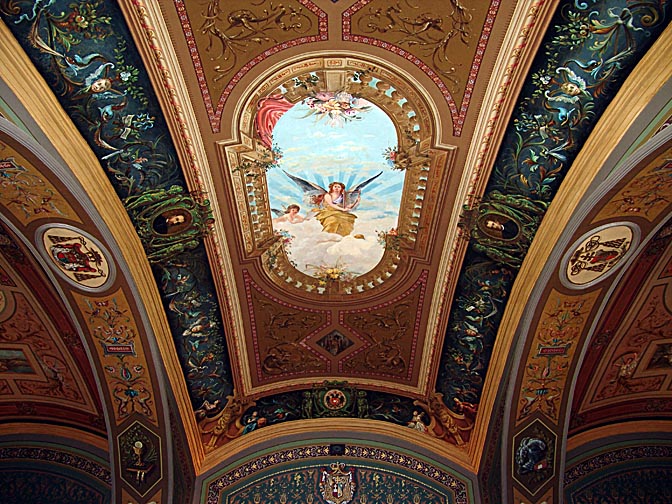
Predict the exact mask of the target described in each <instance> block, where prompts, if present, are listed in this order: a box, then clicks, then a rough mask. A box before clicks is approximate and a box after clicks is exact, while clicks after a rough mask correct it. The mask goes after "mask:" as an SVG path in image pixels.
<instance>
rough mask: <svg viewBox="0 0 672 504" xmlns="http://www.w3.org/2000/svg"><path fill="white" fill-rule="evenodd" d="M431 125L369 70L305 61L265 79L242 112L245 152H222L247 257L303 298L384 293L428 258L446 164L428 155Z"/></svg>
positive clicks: (405, 88) (332, 60) (388, 80)
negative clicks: (405, 270)
mask: <svg viewBox="0 0 672 504" xmlns="http://www.w3.org/2000/svg"><path fill="white" fill-rule="evenodd" d="M434 122H435V120H434V118H433V115H432V113H431V110H430V109H429V108H428V107H427V105H426V103H425V102H424V100H423V99H422V98H421V96H420V94H419V93H418V92H417V91H416V90H415V88H414V86H413V85H412V84H411V83H408V82H406V81H405V80H403V79H402V78H401V77H400V76H399V75H398V74H396V73H395V72H391V71H389V70H387V69H385V68H381V67H380V66H379V65H377V64H375V63H374V62H369V61H363V60H360V59H359V58H355V57H346V56H333V57H325V58H312V59H309V60H305V61H300V62H297V63H295V64H294V65H289V66H287V67H283V68H282V70H281V71H278V72H276V73H275V74H273V75H271V76H269V77H268V78H267V79H266V80H265V81H264V82H263V83H262V84H261V85H260V86H259V87H258V88H257V90H256V92H254V93H252V94H251V95H250V97H249V98H248V99H247V101H246V105H245V107H244V110H243V113H242V115H241V118H240V122H239V124H238V125H237V126H238V129H239V131H240V133H241V135H240V137H241V142H240V143H237V144H232V145H226V146H224V145H222V149H223V158H224V159H226V160H227V164H228V168H229V176H230V178H231V183H232V186H233V187H234V188H235V191H236V198H235V202H236V205H237V207H238V208H237V214H238V220H239V225H240V231H241V233H242V239H243V243H244V247H245V252H246V254H247V255H248V256H249V257H259V258H260V259H261V261H262V266H263V269H264V272H265V273H266V275H267V276H268V277H269V278H270V279H272V280H273V281H274V282H275V283H277V284H278V285H280V286H282V287H283V288H285V289H286V288H289V289H298V290H299V291H301V292H302V293H303V294H305V293H309V294H311V295H315V296H325V295H326V296H334V295H340V296H350V295H355V294H359V293H363V292H366V291H369V290H371V289H375V288H379V287H380V286H381V285H384V284H385V285H389V282H390V281H391V279H393V278H394V277H398V276H401V275H399V271H397V270H398V268H399V267H400V265H405V264H408V263H410V262H411V261H408V260H407V259H408V258H409V257H410V256H421V255H423V254H424V253H425V252H426V251H425V248H426V246H427V241H428V231H427V230H428V229H429V228H430V226H426V225H424V223H425V222H428V219H430V218H431V216H430V212H431V211H432V210H434V206H435V204H434V201H433V193H430V192H429V187H430V186H433V185H434V184H436V185H437V186H440V183H441V182H442V180H441V179H442V178H443V176H444V175H445V173H446V172H447V171H446V170H444V165H445V164H446V163H447V161H448V159H449V158H448V156H447V155H446V152H441V150H442V149H440V148H436V147H432V138H433V132H434ZM443 150H444V151H445V150H446V149H443ZM430 194H431V196H430Z"/></svg>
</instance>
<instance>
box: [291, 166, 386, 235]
mask: <svg viewBox="0 0 672 504" xmlns="http://www.w3.org/2000/svg"><path fill="white" fill-rule="evenodd" d="M284 173H285V175H287V176H288V177H289V178H290V179H291V180H292V181H293V182H294V183H295V184H296V185H298V186H299V187H300V188H301V190H302V191H303V193H304V200H305V201H306V202H307V203H308V204H310V205H312V206H313V207H314V209H313V211H314V212H315V218H316V219H317V220H318V221H319V222H320V224H322V231H324V232H327V233H335V234H339V235H341V236H348V235H349V234H350V233H352V230H353V229H354V226H355V220H356V219H357V216H356V215H355V214H353V213H352V210H354V209H355V208H357V206H358V205H359V203H360V202H361V199H362V189H364V187H365V186H367V185H368V184H370V183H371V182H373V181H374V180H375V179H377V178H378V177H380V175H381V174H382V173H383V172H382V171H381V172H380V173H378V174H377V175H374V176H373V177H371V178H369V179H367V180H365V181H364V182H362V183H360V184H358V185H357V186H355V188H354V189H352V190H351V191H348V190H347V189H346V187H345V184H344V183H343V182H331V183H330V184H329V190H327V189H324V188H323V187H321V186H319V185H318V184H315V183H313V182H308V181H307V180H304V179H302V178H300V177H297V176H296V175H291V174H289V173H287V172H284Z"/></svg>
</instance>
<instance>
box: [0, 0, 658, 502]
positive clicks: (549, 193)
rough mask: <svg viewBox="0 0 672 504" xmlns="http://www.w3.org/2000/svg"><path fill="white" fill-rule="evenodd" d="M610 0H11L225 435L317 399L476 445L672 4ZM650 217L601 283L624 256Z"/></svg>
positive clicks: (316, 405)
mask: <svg viewBox="0 0 672 504" xmlns="http://www.w3.org/2000/svg"><path fill="white" fill-rule="evenodd" d="M615 3H617V2H607V1H591V2H574V1H563V2H560V3H559V5H558V6H557V9H556V10H555V14H554V15H553V16H551V15H550V14H546V17H547V19H546V21H547V22H549V26H550V28H549V29H548V32H547V34H546V36H545V38H544V39H543V40H542V39H541V38H540V37H537V39H533V40H529V41H528V39H527V37H528V34H529V32H530V31H531V30H533V27H534V24H535V19H536V18H535V16H536V15H537V13H538V12H537V7H534V6H527V5H526V9H527V10H524V11H523V10H521V9H522V7H520V6H517V5H516V4H515V3H511V4H506V5H505V4H504V3H500V2H499V1H498V0H492V1H490V2H487V1H483V2H473V3H472V4H473V5H472V4H470V5H463V4H462V2H460V1H459V0H450V1H441V2H416V1H412V0H402V1H399V2H389V1H384V0H358V1H356V2H344V1H338V0H332V1H331V2H312V1H310V0H289V1H287V2H284V3H282V4H278V3H275V2H272V1H270V0H260V1H258V2H252V3H251V2H246V1H227V2H224V1H219V0H209V1H206V2H182V1H179V0H175V1H174V2H162V3H161V5H160V7H157V8H156V9H157V10H156V11H153V10H152V9H150V12H146V11H145V10H144V9H140V8H138V9H137V10H133V8H132V7H131V6H129V5H126V4H124V5H123V6H122V9H123V11H122V10H120V8H119V6H118V5H117V4H116V3H110V2H102V1H99V2H72V1H69V2H64V1H60V0H42V1H38V2H28V1H20V0H15V1H8V0H5V1H1V2H0V11H1V12H2V16H3V19H4V21H5V23H6V24H7V26H8V27H9V28H10V29H11V31H12V33H13V34H14V36H15V37H16V39H17V40H18V41H19V43H20V44H21V46H22V47H23V49H25V51H26V53H27V54H28V55H29V57H30V58H31V60H32V61H33V63H34V64H35V66H36V67H37V68H38V70H39V71H40V73H41V74H42V75H43V76H44V79H45V80H46V82H47V84H48V85H49V87H50V88H51V89H52V90H53V91H54V93H55V94H56V96H57V98H58V100H59V102H60V104H61V105H62V107H63V108H64V109H65V111H66V112H67V114H68V115H69V116H70V118H71V119H72V121H73V122H74V124H75V125H76V126H77V128H78V129H79V131H80V133H81V134H82V136H83V137H84V138H85V139H86V140H87V142H88V143H89V145H90V147H91V149H92V150H93V152H94V153H95V155H96V157H97V158H98V160H99V161H100V164H101V166H102V168H103V170H104V172H105V174H106V175H107V178H108V179H109V183H110V184H111V186H112V188H113V190H114V192H115V193H116V195H117V197H118V199H119V200H120V201H121V203H122V204H123V206H124V208H125V209H126V211H127V213H128V216H129V218H130V220H131V222H132V223H133V226H134V228H135V230H136V231H137V234H138V237H139V238H140V241H141V242H142V246H143V249H144V251H145V254H146V257H147V260H148V262H149V263H150V264H151V267H152V272H153V274H154V280H155V283H156V289H157V291H158V293H159V295H160V298H161V301H162V303H163V308H164V309H165V312H166V317H167V321H168V324H169V326H170V333H171V335H172V342H170V343H171V345H172V347H173V348H174V353H175V354H176V355H177V359H178V360H179V364H180V366H181V376H180V377H179V380H180V387H182V388H184V389H185V390H186V394H188V402H189V403H190V411H189V412H188V414H189V415H190V420H189V421H193V422H194V423H195V425H196V426H197V429H196V432H197V433H198V436H199V438H200V441H201V442H202V445H203V447H204V451H205V452H207V453H212V452H214V451H216V450H217V449H218V448H220V447H222V446H223V445H225V444H227V443H230V442H232V440H235V439H237V438H240V437H241V436H245V435H246V434H249V433H250V432H252V431H256V430H259V429H261V428H263V427H265V426H268V425H272V424H279V423H283V422H287V421H290V420H299V419H304V420H305V419H319V418H332V419H333V418H360V419H373V420H380V421H384V422H388V423H392V424H396V425H402V426H409V427H413V428H414V429H415V430H417V431H421V432H425V433H427V432H428V433H430V435H431V436H433V437H434V438H436V439H439V440H442V441H444V442H445V444H446V445H449V449H450V450H453V449H455V450H458V451H459V450H462V451H466V449H467V446H468V445H469V442H470V439H472V437H475V436H477V435H478V436H480V438H479V439H482V438H483V433H484V432H485V430H487V421H488V419H489V415H490V413H491V412H490V411H488V408H492V407H493V403H494V395H496V394H497V389H498V387H499V386H500V382H503V381H505V380H506V377H505V376H503V371H502V366H503V364H501V363H500V368H498V371H497V372H498V373H499V375H498V376H493V375H492V373H490V374H489V370H490V368H491V358H492V355H493V348H494V347H495V343H496V341H497V336H498V330H499V326H500V323H501V321H502V317H503V316H504V312H505V309H506V307H507V300H508V298H509V296H510V293H511V290H512V287H513V285H514V282H515V280H516V277H517V275H518V272H519V270H520V268H521V265H522V264H523V261H524V259H525V256H526V254H527V252H528V249H529V247H530V244H531V243H532V241H533V239H534V236H535V234H536V233H537V230H538V228H539V226H540V225H541V222H542V219H543V217H544V215H545V214H546V212H547V211H548V208H549V206H550V205H551V202H552V201H553V199H554V197H555V195H556V193H557V192H558V189H559V187H560V185H561V182H562V181H563V178H564V177H565V175H566V174H567V172H568V170H569V167H570V166H571V164H572V162H573V161H574V159H575V158H576V156H577V154H578V152H579V149H580V147H581V146H582V145H583V144H584V142H585V140H586V139H587V138H588V136H589V134H590V133H591V131H592V129H593V127H594V126H595V124H596V122H597V119H598V118H599V117H600V115H602V113H603V112H604V110H605V109H606V108H607V105H608V103H609V101H610V100H611V99H612V98H613V97H614V96H615V94H616V93H617V91H618V89H619V86H620V85H621V84H622V82H623V80H624V79H625V78H626V77H627V75H628V74H629V72H630V71H631V70H632V68H633V67H634V65H635V64H636V63H637V62H638V60H639V59H640V58H641V57H642V55H643V54H644V53H645V52H646V50H647V49H648V48H649V47H650V46H651V44H652V43H653V42H654V41H655V39H656V38H657V37H658V35H659V34H660V33H661V31H662V30H663V28H664V27H665V25H666V24H667V21H668V19H667V18H668V17H669V12H668V11H667V10H666V8H665V6H664V5H663V4H662V3H661V2H654V1H651V2H648V1H640V2H636V3H635V2H621V3H622V4H623V5H620V4H619V5H618V6H616V5H614V4H615ZM127 23H128V24H127ZM158 23H161V26H158ZM129 25H130V26H131V29H129ZM131 32H132V33H134V34H136V35H137V34H138V33H144V36H145V38H144V39H143V38H141V36H140V35H138V39H137V40H135V43H131V41H132V40H133V38H132V36H131ZM157 32H158V34H159V35H157ZM157 37H158V38H157ZM528 42H530V43H531V44H530V45H531V46H534V47H527V45H528ZM136 44H137V47H136ZM537 47H538V49H537ZM533 50H536V51H538V54H539V57H538V58H537V59H536V60H534V61H532V58H531V56H530V55H529V51H533ZM523 51H527V52H525V53H524V54H525V55H527V58H528V59H529V60H530V61H527V63H526V64H528V65H529V77H528V78H527V79H526V80H525V81H524V82H522V81H521V82H519V83H518V84H514V83H513V79H512V78H511V75H512V74H514V73H516V72H521V71H523V72H527V71H528V68H527V67H526V68H525V69H522V70H521V69H519V68H518V63H519V60H518V58H519V57H520V54H521V52H523ZM516 75H517V73H516ZM509 116H510V118H509ZM500 143H501V145H502V147H501V149H499V150H497V148H496V147H497V146H498V145H500ZM8 173H9V172H8ZM15 185H16V184H15ZM632 229H633V228H632V227H628V226H626V225H623V226H621V227H619V228H617V229H616V231H613V230H612V233H615V234H614V235H613V236H612V235H608V239H603V243H602V244H601V245H600V246H602V247H603V248H604V249H605V250H607V251H606V252H604V260H602V259H599V261H602V262H601V263H600V267H603V269H600V271H599V272H597V273H595V271H597V270H595V269H591V272H593V273H594V274H593V273H591V275H593V276H589V280H585V281H584V280H581V282H582V283H581V285H592V282H593V281H594V279H596V278H603V277H601V275H602V272H603V271H604V272H605V273H606V271H608V270H609V269H611V268H612V267H613V268H614V269H617V266H616V265H617V264H618V262H619V261H622V260H623V257H627V253H628V247H630V246H631V245H632V244H633V243H635V242H636V241H637V239H638V238H639V236H638V235H637V234H636V233H635V232H634V231H633V230H632ZM621 231H622V232H623V233H621V234H623V237H621V235H620V234H618V233H619V232H621ZM52 234H53V233H52ZM66 234H67V233H66ZM45 236H46V235H45ZM50 236H51V235H50ZM68 236H69V235H68ZM602 236H603V238H604V237H605V236H607V234H604V233H603V235H602ZM621 238H622V240H621V241H620V242H618V243H617V244H616V242H617V241H618V240H619V239H621ZM46 239H47V238H45V240H46ZM598 239H599V237H598ZM591 240H592V241H591ZM45 243H46V242H45ZM595 243H596V242H595V239H594V238H591V237H590V236H588V237H587V238H586V241H585V242H584V243H583V244H582V247H583V249H579V248H578V247H577V252H576V253H575V256H573V257H572V258H571V265H574V268H575V269H576V268H579V269H582V268H583V269H586V270H587V269H590V268H591V267H592V266H590V265H587V263H586V262H590V261H593V262H595V261H597V259H595V258H594V257H593V256H587V255H585V254H584V255H583V256H582V255H581V254H582V253H588V252H590V250H591V247H595V246H597V245H596V244H595ZM604 243H606V245H605V244H604ZM66 245H68V244H65V245H63V246H66ZM69 245H72V244H69ZM46 246H50V245H49V244H47V245H46ZM609 247H611V248H609ZM619 247H620V248H619ZM67 251H70V249H68V250H67ZM602 257H603V256H600V258H602ZM57 259H58V258H57ZM63 261H64V260H63V259H62V258H61V263H63ZM581 261H583V262H581ZM599 261H598V262H599ZM602 263H604V264H602ZM57 264H58V260H57ZM577 264H579V265H578V266H577ZM591 264H592V263H591ZM568 268H569V269H568V270H567V271H568V273H567V275H568V276H569V277H570V279H569V280H568V281H565V280H563V282H564V283H565V284H566V285H569V287H568V289H572V288H573V286H572V285H570V284H571V283H572V278H571V277H572V275H573V270H572V269H571V268H572V266H568ZM605 268H606V269H605ZM577 271H578V270H577ZM584 273H585V272H584ZM107 274H108V273H105V274H101V275H100V276H101V279H100V282H101V284H102V283H103V282H104V280H103V277H105V276H106V275H107ZM72 278H74V280H73V279H72ZM72 278H71V279H70V282H71V283H73V284H74V285H75V286H77V285H81V282H80V283H79V284H78V283H77V282H78V280H77V278H78V277H72ZM563 278H564V277H563ZM582 278H583V277H582ZM85 287H86V288H89V287H87V286H85ZM96 287H98V286H96ZM84 290H86V289H84ZM94 290H95V289H94ZM591 296H592V297H590V296H586V301H585V303H584V304H582V305H581V307H580V308H577V309H576V310H574V312H572V311H571V310H569V309H568V308H567V307H566V306H564V305H563V306H562V307H560V308H558V312H557V313H560V312H562V313H563V314H567V313H570V312H571V313H573V316H576V317H579V315H577V313H580V315H581V317H583V315H585V314H586V313H587V312H590V310H591V309H592V306H593V305H592V303H593V302H596V301H595V300H596V299H597V294H595V295H594V296H593V295H592V294H591ZM588 298H590V299H588ZM563 299H564V298H563ZM549 306H550V305H549ZM91 310H93V305H91ZM563 310H566V313H565V311H563ZM581 310H586V313H584V312H582V311H581ZM546 311H547V312H550V311H552V310H551V308H548V309H547V310H546ZM87 313H88V312H87ZM91 313H93V311H91ZM558 316H559V315H558ZM568 316H569V315H568ZM94 318H95V317H94V315H92V314H91V319H92V320H93V319H94ZM549 324H550V322H549ZM508 338H509V339H508V340H507V342H506V344H507V345H509V344H510V343H511V341H510V340H511V339H512V338H513V335H510V336H508ZM546 343H548V342H546V341H545V342H544V344H546ZM554 344H555V343H548V345H550V346H549V348H550V347H551V346H553V345H554ZM556 346H557V345H556ZM570 346H571V345H570ZM668 346H669V345H668ZM553 348H555V347H553ZM567 348H569V346H568V347H567ZM661 348H662V347H661ZM664 350H665V351H667V350H669V349H667V347H665V349H664ZM572 351H573V350H572ZM662 351H663V350H661V352H662ZM668 353H669V352H668ZM661 355H662V354H661ZM660 359H662V357H660ZM661 362H662V361H661ZM122 367H123V366H122ZM124 369H125V368H124ZM127 371H128V370H127ZM122 373H123V371H122ZM531 381H534V380H533V379H531ZM533 388H534V387H533V386H532V385H529V384H528V389H529V390H533ZM485 395H487V400H486V399H484V396H485ZM522 401H523V402H524V401H525V399H522ZM536 401H537V399H533V400H532V402H531V403H530V405H529V406H530V409H529V410H526V409H525V408H523V410H521V411H522V412H521V413H520V416H519V419H522V418H524V417H525V418H526V417H527V416H528V415H530V414H531V412H532V411H533V410H534V408H536V407H537V402H536ZM484 405H485V406H484ZM91 407H92V408H93V406H91ZM582 407H583V406H582ZM484 408H485V410H486V411H485V412H484ZM556 413H557V412H556ZM479 425H480V430H479ZM544 429H546V427H545V426H542V427H539V432H542V433H545V432H546V431H548V429H546V430H544ZM475 433H479V434H475ZM543 435H546V434H539V436H540V437H543ZM549 436H550V434H549ZM220 453H223V452H220ZM311 467H312V466H311ZM316 467H317V466H316ZM337 469H338V468H337ZM308 470H309V468H308V466H306V468H303V469H301V471H303V472H307V471H308ZM311 470H312V469H311ZM339 470H340V469H339ZM301 471H299V472H301ZM303 472H301V474H303ZM297 474H298V473H297ZM393 479H394V478H392V479H391V480H390V481H392V480H393ZM396 484H397V480H396V479H394V481H393V482H392V483H390V485H391V487H392V486H394V485H396ZM525 484H527V483H525ZM262 487H263V485H261V486H258V487H249V488H240V489H236V492H239V494H240V496H241V497H240V498H241V499H242V498H248V497H250V496H252V495H253V493H254V492H261V491H262V490H261V488H262ZM265 491H266V490H264V492H265ZM433 491H434V490H433V489H432V488H427V489H425V490H423V492H425V493H428V494H429V493H431V492H433ZM436 491H437V492H439V491H440V490H436ZM418 492H420V490H418ZM418 495H420V494H418ZM423 495H424V494H423ZM250 498H251V497H250ZM428 498H429V497H428ZM432 498H433V497H432Z"/></svg>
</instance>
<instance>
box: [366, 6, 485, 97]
mask: <svg viewBox="0 0 672 504" xmlns="http://www.w3.org/2000/svg"><path fill="white" fill-rule="evenodd" d="M409 9H410V10H411V11H413V10H415V11H418V9H420V6H419V5H413V4H412V3H411V2H410V1H409V0H405V1H404V2H397V3H395V4H394V5H390V6H388V7H386V8H380V7H379V8H376V9H374V8H371V9H370V10H369V13H368V14H367V15H365V16H363V17H362V18H360V20H359V23H358V28H359V29H360V30H361V31H362V33H370V34H375V33H379V34H386V35H388V36H399V37H400V38H399V39H398V40H396V41H395V44H396V45H398V46H400V47H407V48H408V49H414V48H416V49H417V50H418V51H419V52H420V53H421V54H422V56H423V57H425V58H428V59H429V60H430V61H431V64H432V66H433V68H434V70H436V71H437V72H438V73H439V74H440V75H441V76H443V77H445V78H447V79H448V80H449V81H451V82H452V83H453V84H455V85H457V80H456V78H455V76H454V74H455V73H456V71H457V68H456V66H457V65H456V64H455V63H454V62H453V61H452V60H451V57H450V54H451V52H453V53H454V51H455V47H454V46H455V44H454V41H457V40H459V41H460V42H462V44H464V45H468V44H469V41H470V38H471V26H470V24H471V21H472V19H473V15H472V13H471V12H470V9H468V8H467V7H465V6H464V5H462V2H460V0H449V2H448V5H447V6H445V7H444V6H443V5H442V7H441V13H433V12H428V11H424V12H420V13H409V12H408V11H409ZM444 12H445V13H446V14H444Z"/></svg>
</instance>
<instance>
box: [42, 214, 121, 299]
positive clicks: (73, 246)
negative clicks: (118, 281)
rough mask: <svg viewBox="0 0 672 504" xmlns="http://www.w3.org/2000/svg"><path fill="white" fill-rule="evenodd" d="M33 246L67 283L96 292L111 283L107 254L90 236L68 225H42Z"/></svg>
mask: <svg viewBox="0 0 672 504" xmlns="http://www.w3.org/2000/svg"><path fill="white" fill-rule="evenodd" d="M35 241H36V243H38V245H39V244H41V245H42V248H41V249H40V252H41V253H42V255H43V256H44V257H45V258H46V259H47V262H48V263H49V266H51V268H52V269H53V270H54V271H56V272H57V273H58V274H59V275H60V276H61V277H62V278H64V279H65V280H66V281H67V282H68V283H70V284H72V285H74V286H75V287H78V288H79V289H82V290H86V291H99V290H102V289H103V288H104V287H105V286H107V285H110V284H111V283H112V282H113V281H114V276H115V269H114V264H113V263H111V262H110V260H109V259H108V258H109V257H110V253H109V252H108V251H107V250H106V249H105V247H103V245H102V244H101V243H100V242H99V241H98V240H96V239H95V238H94V237H93V236H91V235H90V234H88V233H86V232H85V231H82V230H81V229H78V228H75V227H73V226H69V225H67V224H58V225H49V224H48V225H45V226H41V227H40V228H38V230H37V232H36V240H35Z"/></svg>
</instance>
